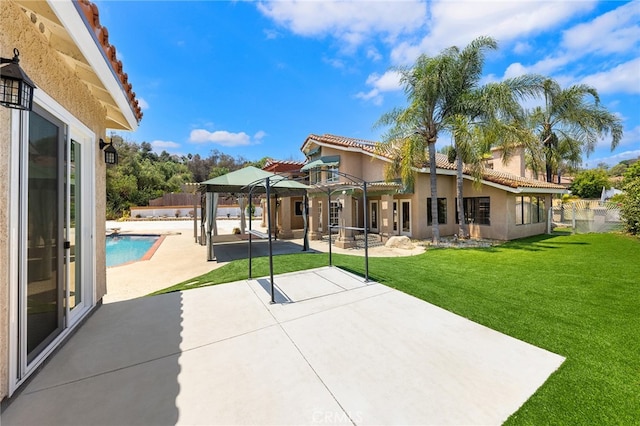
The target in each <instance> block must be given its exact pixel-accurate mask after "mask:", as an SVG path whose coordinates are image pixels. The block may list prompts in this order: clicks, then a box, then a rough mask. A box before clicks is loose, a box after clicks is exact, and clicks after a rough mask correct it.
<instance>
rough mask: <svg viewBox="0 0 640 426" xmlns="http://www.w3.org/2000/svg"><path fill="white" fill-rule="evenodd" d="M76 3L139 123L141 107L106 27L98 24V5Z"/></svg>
mask: <svg viewBox="0 0 640 426" xmlns="http://www.w3.org/2000/svg"><path fill="white" fill-rule="evenodd" d="M78 4H79V5H80V7H81V9H82V12H83V13H84V15H85V17H86V18H87V22H88V23H89V24H90V25H91V28H92V29H93V32H94V33H95V35H96V37H97V38H98V42H99V43H100V46H101V47H102V50H103V51H104V53H105V55H106V57H107V60H108V61H109V63H110V64H111V68H112V69H113V71H114V72H115V74H116V76H117V77H118V79H119V80H120V84H121V85H122V88H123V89H124V91H125V93H126V94H127V97H128V99H129V105H130V106H131V109H132V110H133V113H134V115H135V117H136V120H137V121H138V123H139V122H140V120H141V119H142V115H143V114H142V109H141V108H140V105H139V104H138V100H137V99H136V93H135V92H134V91H133V90H132V89H133V88H132V86H131V83H129V76H128V75H127V73H125V72H124V71H123V69H122V61H120V60H118V58H117V56H116V47H115V46H114V45H112V44H111V43H109V31H108V30H107V28H106V27H104V26H102V25H100V13H99V12H98V6H96V5H95V4H94V3H92V2H91V1H89V0H79V2H78Z"/></svg>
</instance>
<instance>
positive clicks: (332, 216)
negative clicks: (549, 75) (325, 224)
mask: <svg viewBox="0 0 640 426" xmlns="http://www.w3.org/2000/svg"><path fill="white" fill-rule="evenodd" d="M339 213H340V202H339V201H333V200H332V201H331V205H330V206H329V225H330V226H338V218H339Z"/></svg>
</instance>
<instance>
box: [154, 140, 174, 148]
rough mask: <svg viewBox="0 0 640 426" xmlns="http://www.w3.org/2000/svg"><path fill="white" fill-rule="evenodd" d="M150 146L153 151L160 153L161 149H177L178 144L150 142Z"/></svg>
mask: <svg viewBox="0 0 640 426" xmlns="http://www.w3.org/2000/svg"><path fill="white" fill-rule="evenodd" d="M151 146H152V147H153V150H154V151H161V150H163V149H171V148H179V147H180V144H179V143H177V142H173V141H161V140H155V141H152V142H151Z"/></svg>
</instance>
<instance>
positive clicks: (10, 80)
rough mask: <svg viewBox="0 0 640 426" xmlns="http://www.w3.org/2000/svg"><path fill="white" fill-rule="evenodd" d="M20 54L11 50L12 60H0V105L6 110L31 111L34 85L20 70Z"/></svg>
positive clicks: (15, 50) (16, 50)
mask: <svg viewBox="0 0 640 426" xmlns="http://www.w3.org/2000/svg"><path fill="white" fill-rule="evenodd" d="M19 56H20V52H19V51H18V49H13V59H7V58H0V79H1V81H0V104H1V105H4V106H6V107H7V108H12V109H20V110H24V111H31V108H32V107H33V90H34V89H35V88H36V85H35V84H34V83H33V81H31V79H30V78H29V77H28V76H27V74H26V73H25V72H24V71H23V70H22V68H20V65H19V63H20V58H19Z"/></svg>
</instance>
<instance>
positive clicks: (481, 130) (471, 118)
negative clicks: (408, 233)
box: [447, 49, 544, 238]
mask: <svg viewBox="0 0 640 426" xmlns="http://www.w3.org/2000/svg"><path fill="white" fill-rule="evenodd" d="M465 50H466V49H465ZM468 60H472V61H474V62H476V63H477V62H479V61H482V60H483V59H482V57H481V56H480V55H478V54H474V55H469V54H466V52H465V51H463V52H462V53H461V55H460V61H461V65H460V66H461V67H464V66H465V62H467V61H468ZM478 65H479V64H476V66H475V68H476V69H479V67H478ZM480 68H481V67H480ZM479 79H480V75H477V76H476V79H475V81H476V83H474V85H473V86H472V87H471V88H469V89H468V91H467V93H465V94H464V95H463V97H462V100H461V102H460V103H459V105H458V106H457V108H456V109H457V114H455V115H454V116H453V117H451V118H450V119H449V120H448V126H447V127H448V128H449V131H450V133H451V135H452V137H453V146H452V147H451V148H450V150H449V152H448V157H449V162H450V163H454V162H455V164H456V171H457V173H456V197H457V211H458V214H459V217H458V218H457V219H458V226H459V229H458V235H459V236H460V238H468V236H469V233H468V230H467V224H466V221H465V219H464V203H463V200H464V194H463V187H464V179H463V171H464V168H465V166H466V168H467V174H470V175H471V176H473V177H474V181H475V182H476V183H479V181H480V178H481V177H482V174H483V170H484V159H485V156H486V155H487V154H488V153H489V151H490V149H491V147H492V146H495V145H498V146H500V147H501V148H502V153H503V160H505V161H506V159H508V158H509V156H510V155H511V152H512V148H513V147H514V146H515V145H518V144H520V143H522V141H523V140H524V139H526V138H527V137H528V136H529V134H528V132H527V131H526V130H525V128H524V125H523V114H522V108H521V106H520V104H519V100H522V99H526V98H529V97H534V96H536V95H537V94H539V93H540V92H541V88H542V82H543V81H544V77H542V76H540V75H533V74H526V75H522V76H520V77H516V78H510V79H507V80H504V81H502V82H499V83H489V84H486V85H483V86H478V85H477V82H478V81H479Z"/></svg>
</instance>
